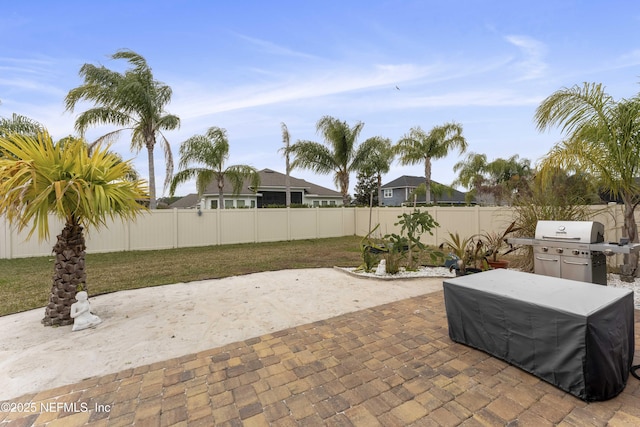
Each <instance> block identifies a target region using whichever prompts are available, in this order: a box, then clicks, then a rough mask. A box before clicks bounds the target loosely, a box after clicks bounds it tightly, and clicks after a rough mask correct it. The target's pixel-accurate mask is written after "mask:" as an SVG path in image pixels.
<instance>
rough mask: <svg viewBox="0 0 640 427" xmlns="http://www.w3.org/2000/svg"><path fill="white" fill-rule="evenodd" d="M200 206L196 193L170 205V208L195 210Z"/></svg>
mask: <svg viewBox="0 0 640 427" xmlns="http://www.w3.org/2000/svg"><path fill="white" fill-rule="evenodd" d="M198 204H200V199H198V195H197V194H196V193H192V194H188V195H186V196H184V197H182V198H180V199H178V200H176V201H175V202H173V203H171V204H170V205H169V207H170V208H178V209H195V208H196V207H197V206H198Z"/></svg>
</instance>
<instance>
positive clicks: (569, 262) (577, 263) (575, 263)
mask: <svg viewBox="0 0 640 427" xmlns="http://www.w3.org/2000/svg"><path fill="white" fill-rule="evenodd" d="M562 262H564V263H565V264H571V265H589V263H588V262H571V261H567V260H562Z"/></svg>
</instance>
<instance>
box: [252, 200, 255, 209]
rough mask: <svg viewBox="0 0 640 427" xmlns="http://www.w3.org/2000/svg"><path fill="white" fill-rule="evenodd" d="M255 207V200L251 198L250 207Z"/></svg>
mask: <svg viewBox="0 0 640 427" xmlns="http://www.w3.org/2000/svg"><path fill="white" fill-rule="evenodd" d="M255 207H256V201H255V200H252V201H251V209H253V208H255Z"/></svg>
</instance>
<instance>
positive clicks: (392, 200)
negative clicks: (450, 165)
mask: <svg viewBox="0 0 640 427" xmlns="http://www.w3.org/2000/svg"><path fill="white" fill-rule="evenodd" d="M424 182H425V179H424V177H421V176H408V175H403V176H401V177H400V178H397V179H394V180H393V181H391V182H389V183H387V184H384V185H383V186H382V187H380V189H381V190H382V204H383V206H401V205H403V204H405V205H410V204H413V200H409V196H410V195H411V193H412V192H413V190H415V189H416V187H418V186H419V185H420V184H424ZM431 183H432V185H433V184H439V183H438V182H436V181H433V180H432V181H431ZM439 185H443V184H439ZM464 198H465V193H463V192H461V191H458V190H456V189H453V190H452V192H451V193H449V192H448V191H445V192H444V193H443V194H441V195H436V194H434V193H433V190H432V192H431V202H432V203H433V204H441V205H451V204H454V205H465V204H466V202H465V200H464ZM416 202H417V203H425V202H426V196H424V195H422V196H419V197H418V198H417V200H416Z"/></svg>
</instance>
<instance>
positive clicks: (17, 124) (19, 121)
mask: <svg viewBox="0 0 640 427" xmlns="http://www.w3.org/2000/svg"><path fill="white" fill-rule="evenodd" d="M44 131H45V128H44V126H43V125H42V124H40V123H38V122H37V121H35V120H33V119H30V118H29V117H27V116H22V115H20V114H16V113H13V114H12V115H11V118H5V117H0V137H6V136H8V135H9V134H11V133H19V134H21V135H31V136H36V135H37V134H38V133H40V132H44Z"/></svg>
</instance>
